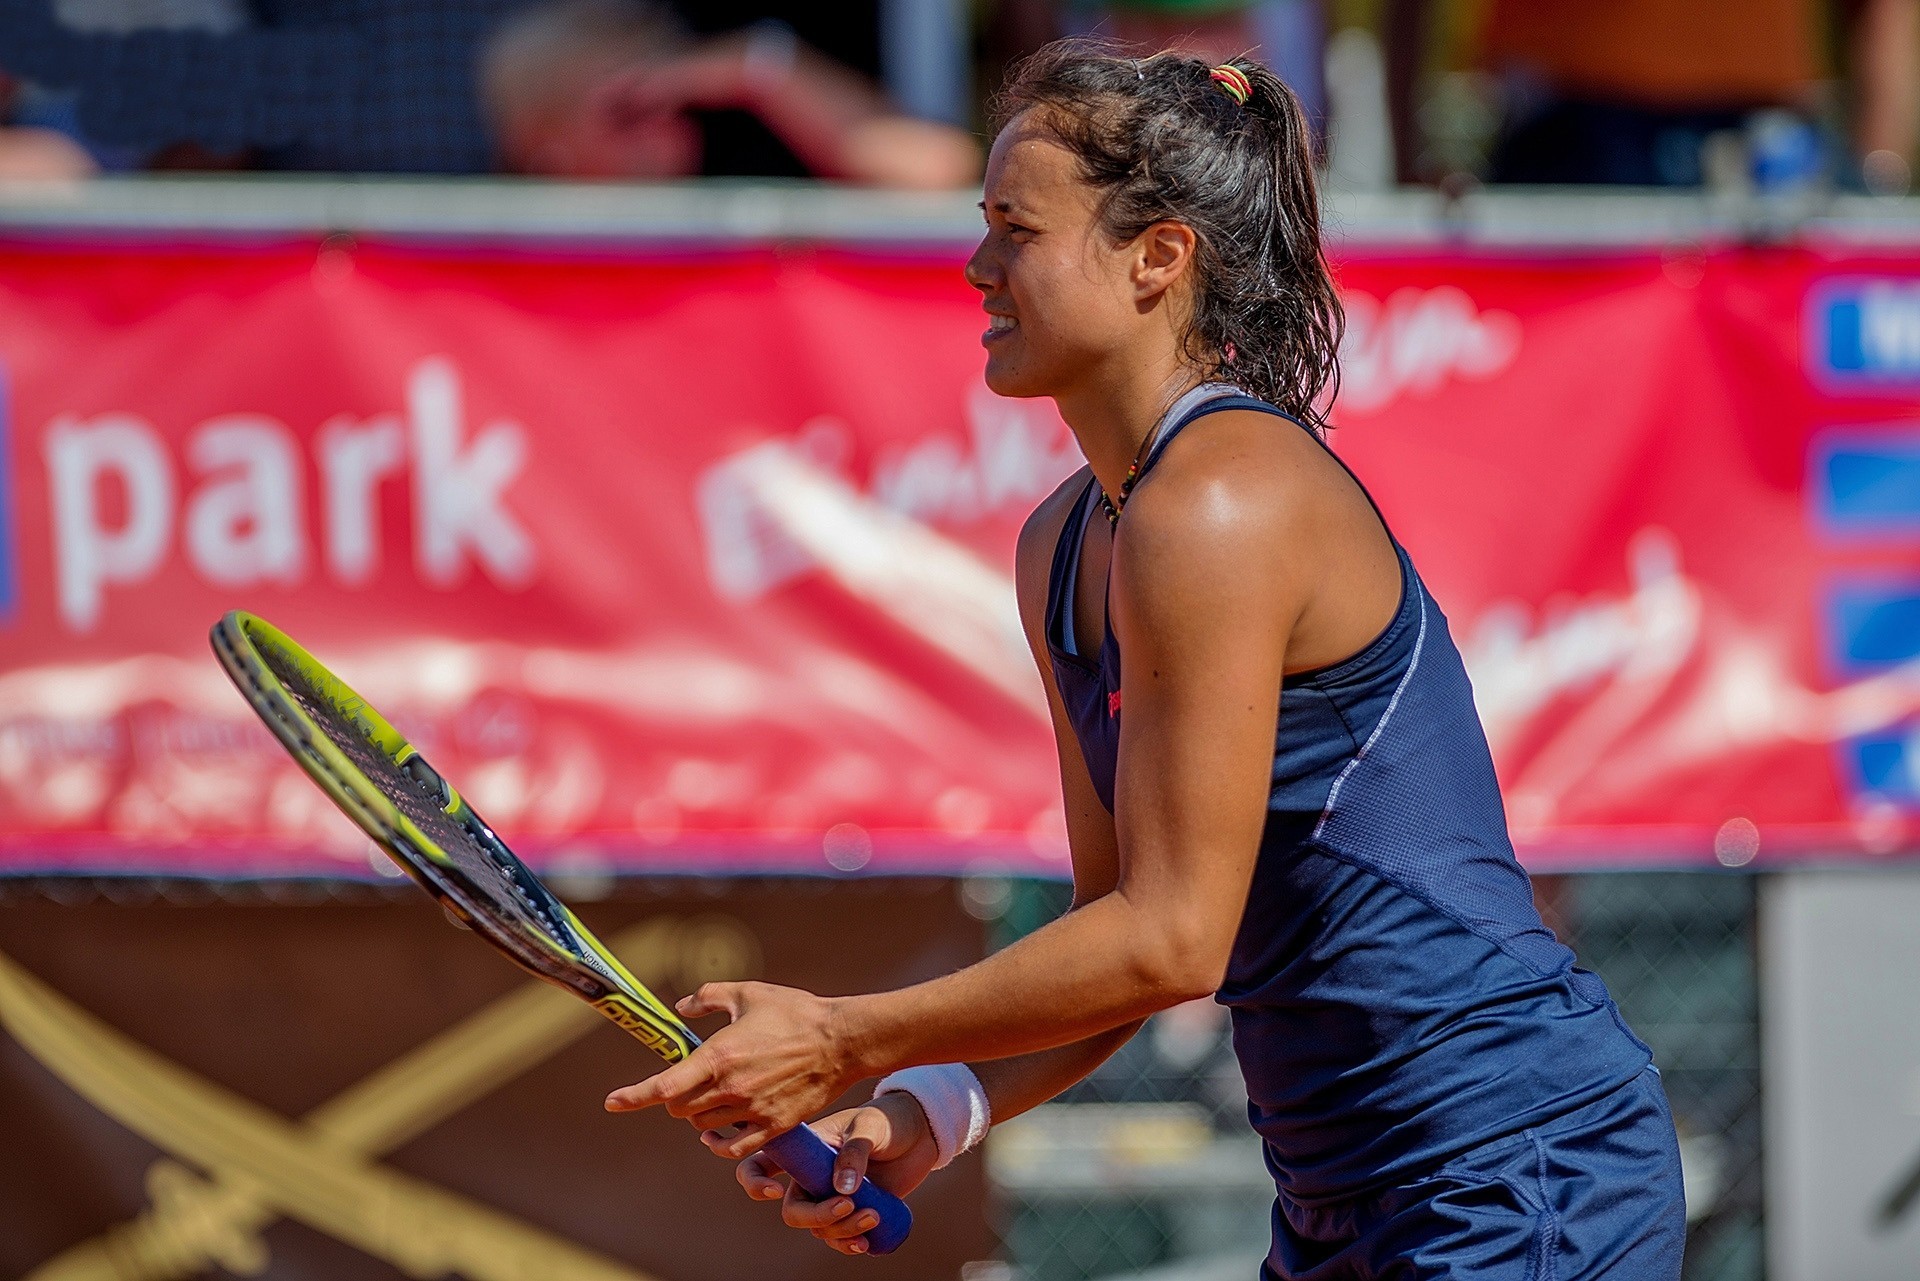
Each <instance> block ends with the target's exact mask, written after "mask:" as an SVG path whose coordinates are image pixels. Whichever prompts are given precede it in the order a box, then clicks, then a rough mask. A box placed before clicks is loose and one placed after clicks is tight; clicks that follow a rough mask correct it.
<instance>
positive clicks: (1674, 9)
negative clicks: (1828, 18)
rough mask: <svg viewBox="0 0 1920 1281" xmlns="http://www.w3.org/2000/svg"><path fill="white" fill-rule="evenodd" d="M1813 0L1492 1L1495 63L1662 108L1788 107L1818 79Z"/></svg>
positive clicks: (1565, 88)
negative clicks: (1772, 105)
mask: <svg viewBox="0 0 1920 1281" xmlns="http://www.w3.org/2000/svg"><path fill="white" fill-rule="evenodd" d="M1818 21H1819V11H1818V6H1817V5H1816V4H1815V3H1812V2H1811V0H1491V3H1489V4H1488V7H1487V22H1486V26H1485V27H1484V28H1483V39H1482V48H1483V50H1484V52H1485V57H1486V61H1487V64H1488V65H1489V66H1492V67H1495V68H1502V67H1517V68H1525V69H1527V70H1529V71H1532V72H1534V73H1536V74H1538V75H1540V76H1541V77H1542V78H1544V79H1545V80H1546V81H1547V83H1548V84H1550V85H1551V86H1553V88H1554V89H1556V90H1558V91H1559V92H1560V93H1562V94H1567V95H1572V96H1577V97H1583V98H1598V99H1602V100H1607V101H1616V102H1625V103H1633V104H1636V105H1644V106H1654V107H1721V106H1762V105H1768V104H1780V105H1789V104H1795V103H1800V102H1802V101H1803V100H1804V99H1805V97H1806V92H1807V89H1808V87H1809V85H1810V84H1811V83H1812V82H1813V81H1815V80H1817V79H1819V78H1820V75H1821V58H1820V53H1819V43H1818V40H1817V35H1816V33H1817V26H1816V24H1817V22H1818Z"/></svg>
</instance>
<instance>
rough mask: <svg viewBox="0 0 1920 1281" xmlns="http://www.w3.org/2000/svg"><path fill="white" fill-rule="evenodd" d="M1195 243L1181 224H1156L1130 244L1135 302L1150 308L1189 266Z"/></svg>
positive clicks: (1190, 228)
mask: <svg viewBox="0 0 1920 1281" xmlns="http://www.w3.org/2000/svg"><path fill="white" fill-rule="evenodd" d="M1198 244H1199V240H1198V237H1196V236H1195V235H1194V234H1193V228H1192V227H1189V226H1188V225H1187V224H1186V223H1184V222H1174V221H1172V220H1170V219H1169V220H1165V221H1162V222H1156V223H1154V224H1153V225H1152V226H1151V227H1148V228H1147V229H1146V230H1145V231H1143V232H1141V233H1140V235H1139V237H1138V238H1137V239H1136V240H1135V241H1134V245H1135V254H1134V263H1133V287H1134V297H1135V299H1136V301H1138V302H1140V303H1141V304H1143V305H1146V304H1151V303H1152V302H1154V301H1155V300H1156V299H1158V298H1159V296H1160V295H1161V294H1164V293H1165V292H1166V291H1167V290H1168V289H1171V288H1172V287H1173V285H1174V283H1175V282H1176V281H1178V280H1180V279H1181V278H1182V277H1183V276H1185V275H1186V274H1187V272H1188V271H1189V270H1190V269H1191V268H1192V266H1193V254H1194V250H1195V248H1196V247H1197V246H1198Z"/></svg>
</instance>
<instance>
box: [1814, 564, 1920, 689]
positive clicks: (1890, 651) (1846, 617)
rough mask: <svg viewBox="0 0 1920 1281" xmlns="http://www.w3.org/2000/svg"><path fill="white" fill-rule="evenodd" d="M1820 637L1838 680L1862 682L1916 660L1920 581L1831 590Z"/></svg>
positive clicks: (1919, 646)
mask: <svg viewBox="0 0 1920 1281" xmlns="http://www.w3.org/2000/svg"><path fill="white" fill-rule="evenodd" d="M1826 633H1827V645H1828V649H1829V653H1830V656H1831V658H1832V661H1833V666H1834V670H1835V671H1836V672H1838V673H1839V674H1840V675H1842V676H1848V677H1858V676H1868V675H1872V674H1873V673H1875V672H1884V671H1886V670H1887V669H1888V668H1890V667H1898V666H1900V665H1901V664H1902V663H1908V662H1912V661H1913V660H1914V659H1916V658H1920V579H1909V580H1905V581H1893V582H1888V581H1881V582H1845V581H1842V582H1840V583H1838V584H1836V585H1834V586H1833V587H1832V588H1830V589H1829V590H1828V593H1827V627H1826Z"/></svg>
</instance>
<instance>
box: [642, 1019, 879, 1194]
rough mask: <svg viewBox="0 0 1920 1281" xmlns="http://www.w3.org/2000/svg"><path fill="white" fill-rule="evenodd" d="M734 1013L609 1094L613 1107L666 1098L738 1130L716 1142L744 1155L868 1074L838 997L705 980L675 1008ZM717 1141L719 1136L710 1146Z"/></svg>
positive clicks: (700, 1124)
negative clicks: (669, 1061) (843, 1033)
mask: <svg viewBox="0 0 1920 1281" xmlns="http://www.w3.org/2000/svg"><path fill="white" fill-rule="evenodd" d="M675 1008H676V1009H678V1010H679V1011H680V1013H681V1015H683V1016H684V1017H686V1018H699V1017H700V1016H702V1015H705V1014H718V1013H723V1012H724V1013H725V1014H726V1015H728V1017H729V1018H731V1019H732V1022H731V1023H729V1024H728V1025H727V1026H726V1027H723V1028H721V1029H720V1030H719V1031H718V1032H715V1033H714V1034H713V1036H712V1038H711V1039H709V1040H708V1041H707V1042H706V1044H704V1045H702V1046H701V1047H700V1048H699V1049H697V1050H695V1051H694V1052H693V1053H692V1054H691V1055H689V1056H688V1057H687V1058H686V1059H684V1060H682V1061H681V1062H679V1063H676V1064H674V1065H673V1066H672V1067H670V1068H668V1069H666V1070H665V1071H664V1072H659V1073H656V1074H655V1075H653V1076H650V1077H648V1078H647V1079H646V1080H644V1081H641V1082H638V1083H637V1084H634V1085H629V1086H626V1087H624V1088H622V1089H618V1090H615V1091H614V1092H613V1093H612V1094H610V1095H608V1096H607V1110H608V1111H609V1112H631V1111H634V1110H636V1109H639V1108H648V1107H654V1106H656V1105H664V1106H665V1107H666V1109H667V1112H668V1113H669V1114H670V1115H672V1116H677V1117H682V1118H684V1119H685V1120H687V1121H690V1122H692V1124H693V1125H694V1127H695V1128H696V1129H699V1130H725V1129H728V1127H733V1126H737V1127H739V1128H738V1129H736V1130H734V1131H733V1133H731V1134H730V1135H728V1136H727V1137H726V1138H725V1139H723V1140H720V1141H719V1146H714V1151H715V1152H718V1153H719V1154H720V1155H721V1156H724V1157H729V1158H732V1159H734V1160H738V1159H739V1158H741V1157H744V1156H747V1155H749V1154H750V1153H754V1152H758V1151H759V1150H760V1149H761V1148H763V1147H765V1146H766V1145H767V1143H768V1142H769V1141H770V1140H772V1139H774V1138H776V1137H778V1136H779V1135H781V1134H784V1133H786V1132H787V1131H788V1130H791V1129H792V1128H793V1127H794V1126H796V1125H799V1124H800V1123H801V1122H803V1121H805V1120H806V1119H807V1118H808V1117H810V1116H813V1115H815V1114H816V1113H818V1112H819V1111H821V1109H823V1108H825V1107H826V1106H827V1105H828V1104H830V1103H832V1102H833V1101H834V1100H835V1099H837V1098H839V1097H840V1095H841V1094H843V1093H844V1092H845V1091H846V1089H847V1087H848V1086H850V1085H852V1084H853V1083H854V1082H855V1081H857V1080H859V1079H860V1078H861V1077H862V1076H863V1075H866V1074H865V1073H863V1072H862V1071H861V1070H860V1068H859V1067H858V1066H857V1065H856V1064H854V1063H853V1062H852V1061H851V1056H850V1055H849V1054H848V1052H847V1049H846V1047H845V1046H844V1045H843V1044H842V1043H841V1039H840V1038H839V1037H838V1036H837V1035H836V1025H837V1021H836V1019H835V1017H834V1009H835V1003H834V1002H833V1001H832V1000H830V999H828V998H826V997H819V996H815V995H814V994H813V993H811V992H803V991H801V990H800V989H799V988H791V987H775V986H774V985H773V984H771V983H708V984H707V985H705V986H704V987H702V988H701V989H700V990H699V991H698V992H695V993H694V994H693V995H692V996H689V997H685V998H683V999H682V1000H681V1001H680V1003H679V1004H678V1005H677V1006H676V1007H675ZM709 1146H713V1145H709Z"/></svg>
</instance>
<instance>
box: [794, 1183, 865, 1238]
mask: <svg viewBox="0 0 1920 1281" xmlns="http://www.w3.org/2000/svg"><path fill="white" fill-rule="evenodd" d="M852 1213H854V1208H853V1202H852V1201H851V1200H849V1199H848V1198H846V1197H843V1196H836V1197H828V1198H827V1199H826V1200H824V1201H815V1200H812V1199H811V1198H809V1197H808V1196H807V1194H806V1193H805V1192H802V1191H801V1190H800V1188H799V1186H798V1185H797V1184H791V1183H790V1184H788V1185H787V1192H786V1199H785V1200H784V1201H782V1202H781V1203H780V1217H781V1219H783V1220H784V1221H785V1222H786V1225H787V1226H788V1227H790V1228H805V1229H806V1230H807V1231H809V1232H814V1233H819V1232H822V1231H824V1230H826V1229H827V1228H830V1227H832V1226H833V1225H834V1224H836V1223H838V1222H839V1221H840V1220H842V1219H844V1218H846V1217H847V1216H848V1215H850V1214H852ZM860 1213H862V1214H865V1213H867V1211H865V1210H862V1211H860Z"/></svg>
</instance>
